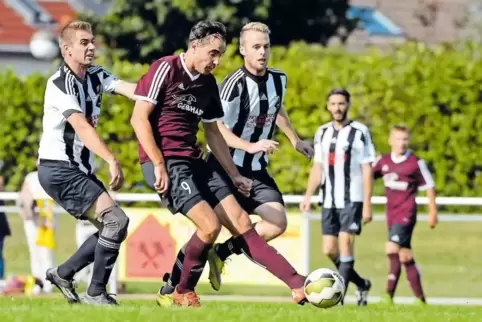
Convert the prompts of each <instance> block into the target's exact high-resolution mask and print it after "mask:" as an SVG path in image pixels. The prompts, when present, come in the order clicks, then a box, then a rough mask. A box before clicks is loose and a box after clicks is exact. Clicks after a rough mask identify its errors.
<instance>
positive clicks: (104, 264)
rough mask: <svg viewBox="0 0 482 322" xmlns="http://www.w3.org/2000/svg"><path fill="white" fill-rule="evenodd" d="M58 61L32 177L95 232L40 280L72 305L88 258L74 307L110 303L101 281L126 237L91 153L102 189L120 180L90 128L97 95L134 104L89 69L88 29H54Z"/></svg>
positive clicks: (112, 81) (129, 90) (101, 72)
mask: <svg viewBox="0 0 482 322" xmlns="http://www.w3.org/2000/svg"><path fill="white" fill-rule="evenodd" d="M60 48H61V52H62V56H63V58H64V62H63V63H62V65H61V67H60V68H59V70H58V71H56V72H55V73H54V74H53V75H52V76H51V77H50V78H49V80H48V81H47V86H46V88H45V96H44V112H43V120H42V136H41V139H40V146H39V152H38V153H39V165H38V179H39V182H40V185H41V186H42V188H43V189H44V190H45V192H46V193H47V194H48V195H49V196H50V197H51V198H52V199H53V200H54V201H55V202H56V203H58V204H59V205H60V206H61V207H62V208H64V209H65V210H66V211H67V212H68V213H69V214H70V215H72V216H73V217H75V218H76V219H88V220H89V221H91V222H92V224H94V225H95V226H96V227H98V229H99V232H97V233H95V234H93V235H92V236H90V237H89V238H88V239H87V240H86V241H85V243H84V244H83V245H82V246H81V247H80V248H79V249H78V250H77V251H76V252H75V253H74V254H73V255H72V257H70V258H69V259H67V261H65V262H64V263H63V264H61V265H60V266H58V267H53V268H50V269H49V270H47V273H46V275H47V279H48V280H49V281H50V282H51V283H52V284H54V285H55V286H56V287H57V288H58V289H59V290H60V291H61V292H62V294H63V295H64V297H65V298H66V299H67V300H68V301H69V302H70V303H79V302H80V298H79V296H78V294H77V292H76V291H75V287H74V285H75V284H74V275H75V273H76V272H78V271H80V270H81V269H82V268H84V267H85V266H87V265H88V264H89V263H91V262H92V261H93V262H94V273H93V277H92V281H91V283H90V285H89V287H88V289H87V291H86V293H85V296H84V298H83V300H82V302H84V303H86V304H93V305H98V304H105V305H117V301H116V300H115V299H114V298H113V297H112V296H110V295H109V294H107V290H106V284H107V281H108V280H109V277H110V274H111V272H112V268H113V267H114V264H115V262H116V260H117V256H118V255H119V248H120V244H121V243H122V242H123V241H124V239H125V238H126V237H127V227H128V224H129V218H128V217H127V215H126V214H125V213H124V211H123V210H122V209H121V208H120V207H119V206H118V205H117V204H116V203H115V202H114V200H113V199H112V197H111V196H110V195H109V193H108V192H107V189H106V188H105V187H104V184H103V183H102V182H101V181H100V180H99V179H97V177H96V176H95V175H94V174H93V173H92V170H93V160H94V156H93V154H94V153H95V154H97V155H98V156H99V157H101V158H102V159H103V160H105V161H106V162H107V163H108V164H109V172H110V175H111V181H110V183H109V186H110V189H112V190H114V191H116V190H118V189H120V187H121V186H122V182H123V175H122V170H121V167H120V164H119V161H118V160H117V159H116V157H115V156H114V154H113V153H112V152H111V151H110V149H109V148H108V147H107V145H106V144H105V143H104V141H103V140H102V139H101V138H100V136H99V134H98V133H97V132H96V130H95V128H96V126H97V121H98V117H99V115H100V108H101V101H102V96H103V93H104V92H107V93H116V94H120V95H123V96H126V97H128V98H131V99H135V96H134V90H135V86H136V85H135V84H132V83H128V82H125V81H121V80H119V79H118V78H116V77H115V76H113V75H112V74H111V73H109V72H107V71H106V70H105V69H104V68H102V67H101V66H92V63H93V61H94V58H95V37H94V35H93V33H92V28H91V25H90V24H89V23H87V22H83V21H73V22H70V23H69V24H67V25H66V26H65V27H64V28H63V29H62V31H61V32H60Z"/></svg>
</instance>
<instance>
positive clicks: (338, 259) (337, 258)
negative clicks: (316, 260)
mask: <svg viewBox="0 0 482 322" xmlns="http://www.w3.org/2000/svg"><path fill="white" fill-rule="evenodd" d="M330 259H331V261H332V262H333V264H334V265H335V267H336V269H338V268H339V267H340V255H336V257H335V258H331V257H330Z"/></svg>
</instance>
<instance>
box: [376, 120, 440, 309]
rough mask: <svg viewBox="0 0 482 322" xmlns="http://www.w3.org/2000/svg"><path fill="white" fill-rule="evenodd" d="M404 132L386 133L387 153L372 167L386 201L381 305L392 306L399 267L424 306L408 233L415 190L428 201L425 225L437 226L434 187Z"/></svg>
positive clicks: (414, 218) (413, 219)
mask: <svg viewBox="0 0 482 322" xmlns="http://www.w3.org/2000/svg"><path fill="white" fill-rule="evenodd" d="M409 141H410V133H409V131H408V128H407V127H405V126H402V125H395V126H394V127H393V128H392V130H391V133H390V138H389V141H388V142H389V144H390V147H391V152H390V153H386V154H384V155H381V156H380V157H378V159H377V160H376V161H375V163H374V165H373V174H374V177H375V179H377V178H383V183H384V185H385V196H386V197H387V204H386V215H387V227H388V241H387V243H386V245H385V251H386V254H387V257H388V259H389V268H388V270H389V272H388V279H387V288H386V295H385V297H384V298H383V300H384V302H386V303H392V299H393V295H394V294H395V289H396V287H397V284H398V279H399V278H400V273H401V268H402V265H403V266H404V267H405V273H406V275H407V279H408V282H409V284H410V287H411V288H412V291H413V294H414V295H415V297H416V298H417V301H418V302H420V303H425V295H424V293H423V289H422V283H421V279H420V272H419V270H418V269H417V266H416V264H415V259H414V258H413V253H412V250H411V249H412V244H411V240H412V233H413V229H414V227H415V224H416V222H417V203H416V199H415V198H416V196H417V190H426V191H427V197H428V201H429V203H428V212H429V214H428V225H429V227H430V228H434V227H435V226H436V225H437V206H436V203H435V185H434V181H433V179H432V175H431V174H430V171H429V169H428V168H427V165H426V164H425V162H424V161H423V160H421V159H419V158H417V156H415V154H413V153H412V152H411V151H410V150H408V144H409Z"/></svg>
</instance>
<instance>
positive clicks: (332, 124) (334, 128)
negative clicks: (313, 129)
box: [331, 120, 353, 132]
mask: <svg viewBox="0 0 482 322" xmlns="http://www.w3.org/2000/svg"><path fill="white" fill-rule="evenodd" d="M351 122H353V121H352V120H349V121H348V123H346V124H345V125H343V126H342V127H341V128H339V129H337V128H336V127H335V123H334V122H331V127H333V130H334V131H337V132H338V131H340V130H343V129H344V128H345V127H347V126H349V125H350V124H351Z"/></svg>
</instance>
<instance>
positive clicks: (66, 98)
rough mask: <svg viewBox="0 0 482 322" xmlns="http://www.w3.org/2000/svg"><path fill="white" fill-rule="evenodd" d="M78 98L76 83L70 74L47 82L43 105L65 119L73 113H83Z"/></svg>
mask: <svg viewBox="0 0 482 322" xmlns="http://www.w3.org/2000/svg"><path fill="white" fill-rule="evenodd" d="M78 96H79V91H78V88H77V83H76V81H75V78H74V75H73V74H70V73H69V74H67V75H65V77H58V78H56V79H55V80H53V81H52V82H48V83H47V86H46V89H45V103H46V104H48V105H50V106H52V107H53V108H55V109H56V110H58V111H59V112H60V113H62V115H63V116H64V118H65V119H67V118H69V116H70V115H72V114H73V113H83V111H82V108H81V107H80V104H79V99H78Z"/></svg>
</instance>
